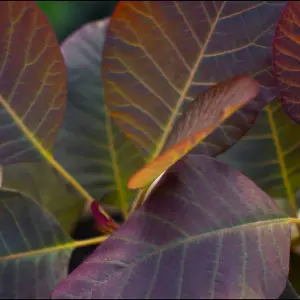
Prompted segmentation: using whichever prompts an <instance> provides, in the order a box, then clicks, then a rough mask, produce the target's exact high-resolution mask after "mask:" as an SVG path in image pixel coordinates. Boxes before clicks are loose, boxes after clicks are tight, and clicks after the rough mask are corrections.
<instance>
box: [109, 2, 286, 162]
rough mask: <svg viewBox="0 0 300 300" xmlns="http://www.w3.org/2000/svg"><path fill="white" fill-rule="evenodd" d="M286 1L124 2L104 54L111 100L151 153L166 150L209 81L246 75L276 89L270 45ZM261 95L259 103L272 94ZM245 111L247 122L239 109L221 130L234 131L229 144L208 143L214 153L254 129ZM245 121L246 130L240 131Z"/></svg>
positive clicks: (119, 118) (125, 127)
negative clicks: (177, 123) (178, 123)
mask: <svg viewBox="0 0 300 300" xmlns="http://www.w3.org/2000/svg"><path fill="white" fill-rule="evenodd" d="M283 5H284V2H280V1H277V2H265V1H253V2H249V1H245V2H241V1H216V2H214V1H200V2H192V1H172V2H160V1H120V2H119V3H118V5H117V6H116V9H115V11H114V14H113V16H112V19H111V22H110V25H109V28H108V32H107V39H106V41H105V47H104V53H103V57H104V60H103V78H104V91H105V101H106V103H107V104H108V109H109V112H110V114H111V116H112V117H113V118H114V119H115V120H116V122H117V124H118V125H119V127H120V128H121V129H122V131H123V132H124V133H125V134H126V135H127V136H129V137H130V138H132V139H133V140H134V142H135V143H136V144H137V145H138V146H139V148H140V149H142V151H143V154H144V156H145V157H146V158H147V160H149V161H152V160H153V159H154V158H155V157H157V156H158V155H159V154H160V153H161V150H162V149H163V147H164V145H165V142H166V140H167V138H168V136H169V134H170V131H171V130H172V128H173V126H174V123H175V121H176V119H177V117H178V116H179V115H180V114H181V112H182V110H183V109H184V107H185V105H186V104H187V103H189V102H191V101H193V100H194V99H195V98H196V97H197V96H198V95H199V94H200V93H201V92H203V91H205V90H207V88H208V87H210V86H212V85H215V84H216V83H218V82H222V81H224V80H226V79H228V78H231V77H234V76H236V75H240V74H244V75H249V76H252V77H254V78H255V79H256V80H257V81H258V82H259V83H260V85H261V86H262V88H264V90H265V91H267V90H268V91H273V92H274V93H275V94H277V90H276V89H275V82H274V78H273V76H272V73H271V69H272V60H271V50H272V49H271V46H272V39H273V30H274V26H275V24H276V22H277V20H278V18H279V16H280V12H281V10H282V7H283ZM261 96H262V97H261V98H260V99H259V102H267V101H269V100H270V98H269V97H267V98H266V97H265V96H264V95H261ZM273 97H274V95H272V97H271V98H273ZM238 113H239V114H240V112H238ZM243 113H244V114H245V115H246V120H247V119H249V121H248V120H247V122H245V116H243V114H242V116H239V118H238V117H237V116H236V115H235V116H233V118H234V119H235V120H234V121H232V120H230V123H229V124H227V126H224V127H223V128H222V130H220V133H222V134H223V135H225V136H229V138H228V142H227V145H226V144H225V145H224V144H223V145H222V147H219V146H220V145H219V143H220V141H219V140H218V139H216V140H214V143H213V145H210V146H212V147H211V148H213V150H212V151H213V152H214V153H215V155H217V154H219V153H221V152H222V151H224V149H227V148H228V147H230V146H231V145H232V144H234V143H235V142H236V141H237V140H238V139H239V138H240V137H241V135H243V134H244V133H245V132H246V131H247V130H248V129H249V127H250V126H251V119H252V121H253V115H251V112H247V110H246V111H243ZM249 114H250V116H249ZM254 119H255V117H254ZM237 121H238V122H237ZM245 123H247V124H245ZM239 124H242V125H243V131H242V132H240V133H238V134H236V132H237V131H239V127H240V126H239ZM233 127H234V129H235V130H233ZM237 128H238V129H237ZM223 131H224V132H223ZM232 131H235V132H234V133H233V138H232V139H231V133H232ZM221 141H222V143H223V139H221ZM225 146H226V147H225Z"/></svg>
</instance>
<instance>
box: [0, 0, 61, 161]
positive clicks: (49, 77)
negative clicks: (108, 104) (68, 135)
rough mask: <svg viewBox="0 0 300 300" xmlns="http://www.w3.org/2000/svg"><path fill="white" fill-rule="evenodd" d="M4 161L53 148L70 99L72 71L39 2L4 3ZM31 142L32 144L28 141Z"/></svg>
mask: <svg viewBox="0 0 300 300" xmlns="http://www.w3.org/2000/svg"><path fill="white" fill-rule="evenodd" d="M0 49H1V50H0V105H1V107H2V108H1V110H0V114H1V117H0V126H1V127H0V128H1V134H0V163H1V164H8V163H17V162H22V161H27V160H31V159H33V158H36V157H37V153H36V151H35V149H34V148H33V147H32V144H31V143H30V142H33V143H34V144H35V146H36V145H37V144H39V145H41V146H43V147H44V148H45V149H47V150H51V148H52V145H53V142H54V140H55V138H56V134H57V132H58V130H59V127H60V125H61V121H62V118H63V114H64V110H65V103H66V72H65V66H64V62H63V57H62V55H61V53H60V49H59V46H58V43H57V41H56V37H55V33H54V32H53V30H52V29H51V26H50V24H49V22H48V20H47V18H46V17H45V15H44V14H43V12H42V11H41V10H40V9H39V8H38V6H37V5H36V4H35V3H34V2H33V1H1V2H0ZM28 139H29V140H30V142H29V141H28Z"/></svg>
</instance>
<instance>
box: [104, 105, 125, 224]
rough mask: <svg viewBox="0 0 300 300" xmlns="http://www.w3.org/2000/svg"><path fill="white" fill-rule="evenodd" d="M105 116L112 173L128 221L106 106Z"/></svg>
mask: <svg viewBox="0 0 300 300" xmlns="http://www.w3.org/2000/svg"><path fill="white" fill-rule="evenodd" d="M104 110H105V111H104V115H105V128H106V132H107V139H108V148H109V150H110V151H109V152H110V153H109V154H110V157H111V163H112V171H113V176H114V179H115V183H116V188H117V192H118V194H119V200H120V206H121V209H122V212H123V216H124V218H125V219H126V218H127V215H128V205H127V201H126V196H125V194H124V190H123V187H122V179H121V174H120V172H119V167H118V166H119V165H118V159H117V154H116V149H115V144H114V141H113V133H112V128H111V125H112V124H111V119H110V116H109V114H108V111H107V108H106V107H105V106H104Z"/></svg>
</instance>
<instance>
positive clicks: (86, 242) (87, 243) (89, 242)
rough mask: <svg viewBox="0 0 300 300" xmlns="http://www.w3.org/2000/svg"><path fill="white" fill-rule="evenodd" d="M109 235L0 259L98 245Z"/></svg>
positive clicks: (0, 258)
mask: <svg viewBox="0 0 300 300" xmlns="http://www.w3.org/2000/svg"><path fill="white" fill-rule="evenodd" d="M108 237H109V236H100V237H96V238H92V239H88V240H83V241H73V242H70V243H67V244H64V245H57V246H53V247H47V248H44V249H39V250H32V251H28V252H25V253H22V252H21V253H16V254H11V255H8V256H5V257H0V261H7V260H11V259H18V258H24V257H28V256H33V255H43V254H47V253H50V252H55V251H59V250H65V249H72V248H79V247H84V246H90V245H97V244H99V243H102V242H104V241H105V240H106V239H107V238H108Z"/></svg>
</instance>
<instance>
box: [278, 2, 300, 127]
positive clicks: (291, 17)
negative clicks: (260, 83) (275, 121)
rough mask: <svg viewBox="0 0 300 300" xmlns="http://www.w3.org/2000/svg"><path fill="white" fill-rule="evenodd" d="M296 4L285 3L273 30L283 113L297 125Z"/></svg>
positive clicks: (299, 9)
mask: <svg viewBox="0 0 300 300" xmlns="http://www.w3.org/2000/svg"><path fill="white" fill-rule="evenodd" d="M299 19H300V2H299V1H288V3H287V5H286V7H285V9H284V11H283V12H282V15H281V18H280V20H279V21H278V25H277V28H276V31H275V36H274V43H273V55H274V57H273V60H274V69H275V73H276V77H277V82H278V86H279V89H280V96H281V101H282V104H283V108H284V110H285V112H286V113H287V114H288V116H289V117H290V118H292V119H293V120H294V121H295V122H297V123H298V124H300V80H299V70H300V56H299V51H300V45H299V38H300V34H299V30H300V22H299Z"/></svg>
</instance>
